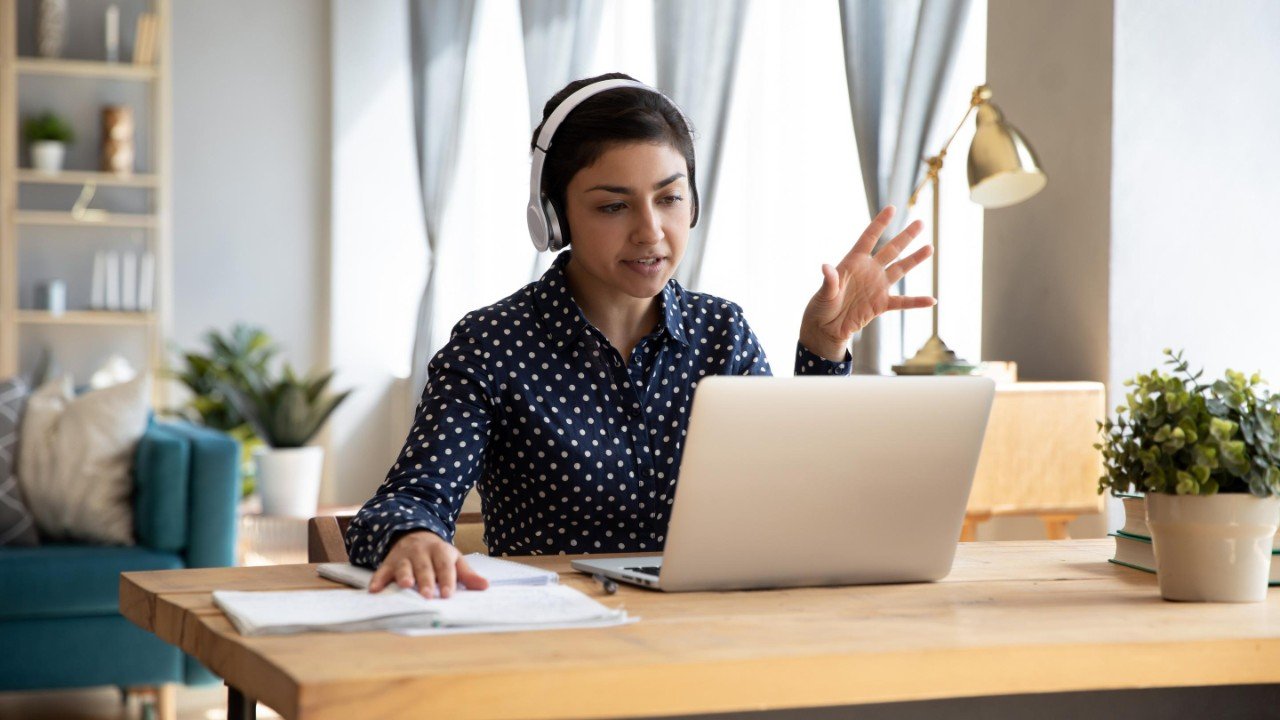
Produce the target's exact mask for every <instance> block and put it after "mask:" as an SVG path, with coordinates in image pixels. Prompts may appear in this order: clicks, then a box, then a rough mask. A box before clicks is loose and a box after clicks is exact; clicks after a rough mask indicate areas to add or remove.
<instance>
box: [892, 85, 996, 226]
mask: <svg viewBox="0 0 1280 720" xmlns="http://www.w3.org/2000/svg"><path fill="white" fill-rule="evenodd" d="M990 98H991V90H990V88H988V87H987V86H986V85H979V86H978V87H976V88H974V89H973V95H972V96H971V97H970V98H969V109H968V110H965V112H964V117H962V118H960V123H959V124H958V125H956V129H955V130H952V131H951V136H950V137H948V138H947V141H946V142H945V143H943V145H942V149H941V150H939V151H938V154H937V155H934V156H933V157H931V158H928V159H927V160H925V162H926V163H928V164H929V171H928V172H927V173H925V176H924V178H923V179H922V180H921V181H920V184H919V185H917V186H916V189H915V190H913V191H911V199H910V200H908V201H907V207H912V206H914V205H915V204H916V200H917V199H918V198H919V196H920V191H921V190H923V189H924V186H925V185H927V184H929V182H930V181H932V180H933V179H934V178H935V177H936V176H937V174H938V173H939V172H941V171H942V161H943V160H944V159H946V157H947V148H949V147H951V141H952V140H955V139H956V135H959V134H960V128H963V127H964V124H965V122H967V121H968V120H969V116H970V115H972V114H973V111H974V109H975V108H977V107H978V106H979V105H981V104H982V103H984V102H986V101H987V100H988V99H990Z"/></svg>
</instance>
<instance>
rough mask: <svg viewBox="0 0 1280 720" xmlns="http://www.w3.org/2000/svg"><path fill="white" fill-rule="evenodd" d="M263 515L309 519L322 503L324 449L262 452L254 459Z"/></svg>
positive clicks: (312, 448)
mask: <svg viewBox="0 0 1280 720" xmlns="http://www.w3.org/2000/svg"><path fill="white" fill-rule="evenodd" d="M253 459H254V463H255V464H256V466H257V468H258V477H257V483H258V492H259V493H260V494H261V495H262V513H263V514H264V515H278V516H284V517H296V518H309V517H314V516H315V514H316V506H317V505H318V504H319V502H320V475H321V471H322V470H323V469H324V448H322V447H300V448H262V449H260V450H258V451H257V452H256V453H255V454H254V456H253Z"/></svg>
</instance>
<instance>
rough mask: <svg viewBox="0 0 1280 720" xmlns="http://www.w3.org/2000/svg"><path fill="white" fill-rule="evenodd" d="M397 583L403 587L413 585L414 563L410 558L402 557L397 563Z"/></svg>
mask: <svg viewBox="0 0 1280 720" xmlns="http://www.w3.org/2000/svg"><path fill="white" fill-rule="evenodd" d="M395 568H396V569H395V573H396V584H397V585H399V586H400V587H402V588H407V587H413V564H412V563H410V562H409V559H408V558H400V559H398V560H396V563H395Z"/></svg>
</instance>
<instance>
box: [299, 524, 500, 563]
mask: <svg viewBox="0 0 1280 720" xmlns="http://www.w3.org/2000/svg"><path fill="white" fill-rule="evenodd" d="M353 517H355V516H354V515H321V516H319V517H313V518H311V519H310V520H308V521H307V562H313V563H322V562H346V561H347V544H346V542H345V541H344V540H343V537H345V536H346V534H347V526H348V525H350V524H351V518H353ZM453 544H454V545H455V546H457V548H458V549H459V550H461V551H462V553H463V554H467V553H473V552H478V553H484V554H488V552H489V551H488V549H487V548H485V546H484V519H483V518H482V517H481V516H480V513H477V512H466V513H462V514H461V515H459V516H458V528H457V533H456V534H455V535H454V538H453Z"/></svg>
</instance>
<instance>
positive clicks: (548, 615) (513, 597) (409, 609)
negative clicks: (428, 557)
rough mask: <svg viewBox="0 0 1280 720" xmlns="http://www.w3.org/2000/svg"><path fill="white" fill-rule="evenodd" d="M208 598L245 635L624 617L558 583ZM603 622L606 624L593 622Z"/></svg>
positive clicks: (225, 593)
mask: <svg viewBox="0 0 1280 720" xmlns="http://www.w3.org/2000/svg"><path fill="white" fill-rule="evenodd" d="M213 601H214V604H216V605H217V606H218V607H219V608H221V609H222V610H223V612H225V613H226V614H227V616H228V617H229V618H230V619H231V622H232V624H234V625H235V626H236V628H237V629H238V630H239V631H240V632H241V633H242V634H244V635H282V634H290V633H299V632H315V631H328V632H362V631H368V630H389V629H409V628H442V627H465V628H475V629H482V628H483V629H501V628H507V629H517V628H519V629H529V628H543V627H551V626H555V627H577V626H579V625H590V626H592V627H596V626H607V625H613V624H620V623H621V622H622V621H624V620H625V619H626V617H627V613H626V611H625V610H622V609H611V608H608V607H606V606H604V605H602V604H600V603H599V602H596V601H595V600H593V599H592V598H590V597H587V595H585V594H584V593H582V592H580V591H578V590H574V589H573V588H570V587H565V586H564V585H541V586H529V585H507V586H499V587H491V588H489V589H488V590H473V591H468V590H459V591H458V592H457V593H455V594H454V595H453V596H452V597H450V598H443V599H434V600H428V599H426V598H424V597H422V596H421V595H419V594H418V593H417V592H415V591H413V590H407V589H400V588H395V587H391V588H388V589H386V590H384V591H382V592H380V593H370V592H368V591H366V590H281V591H266V592H261V591H235V590H215V591H214V593H213ZM600 623H605V624H606V625H599V624H600Z"/></svg>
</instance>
